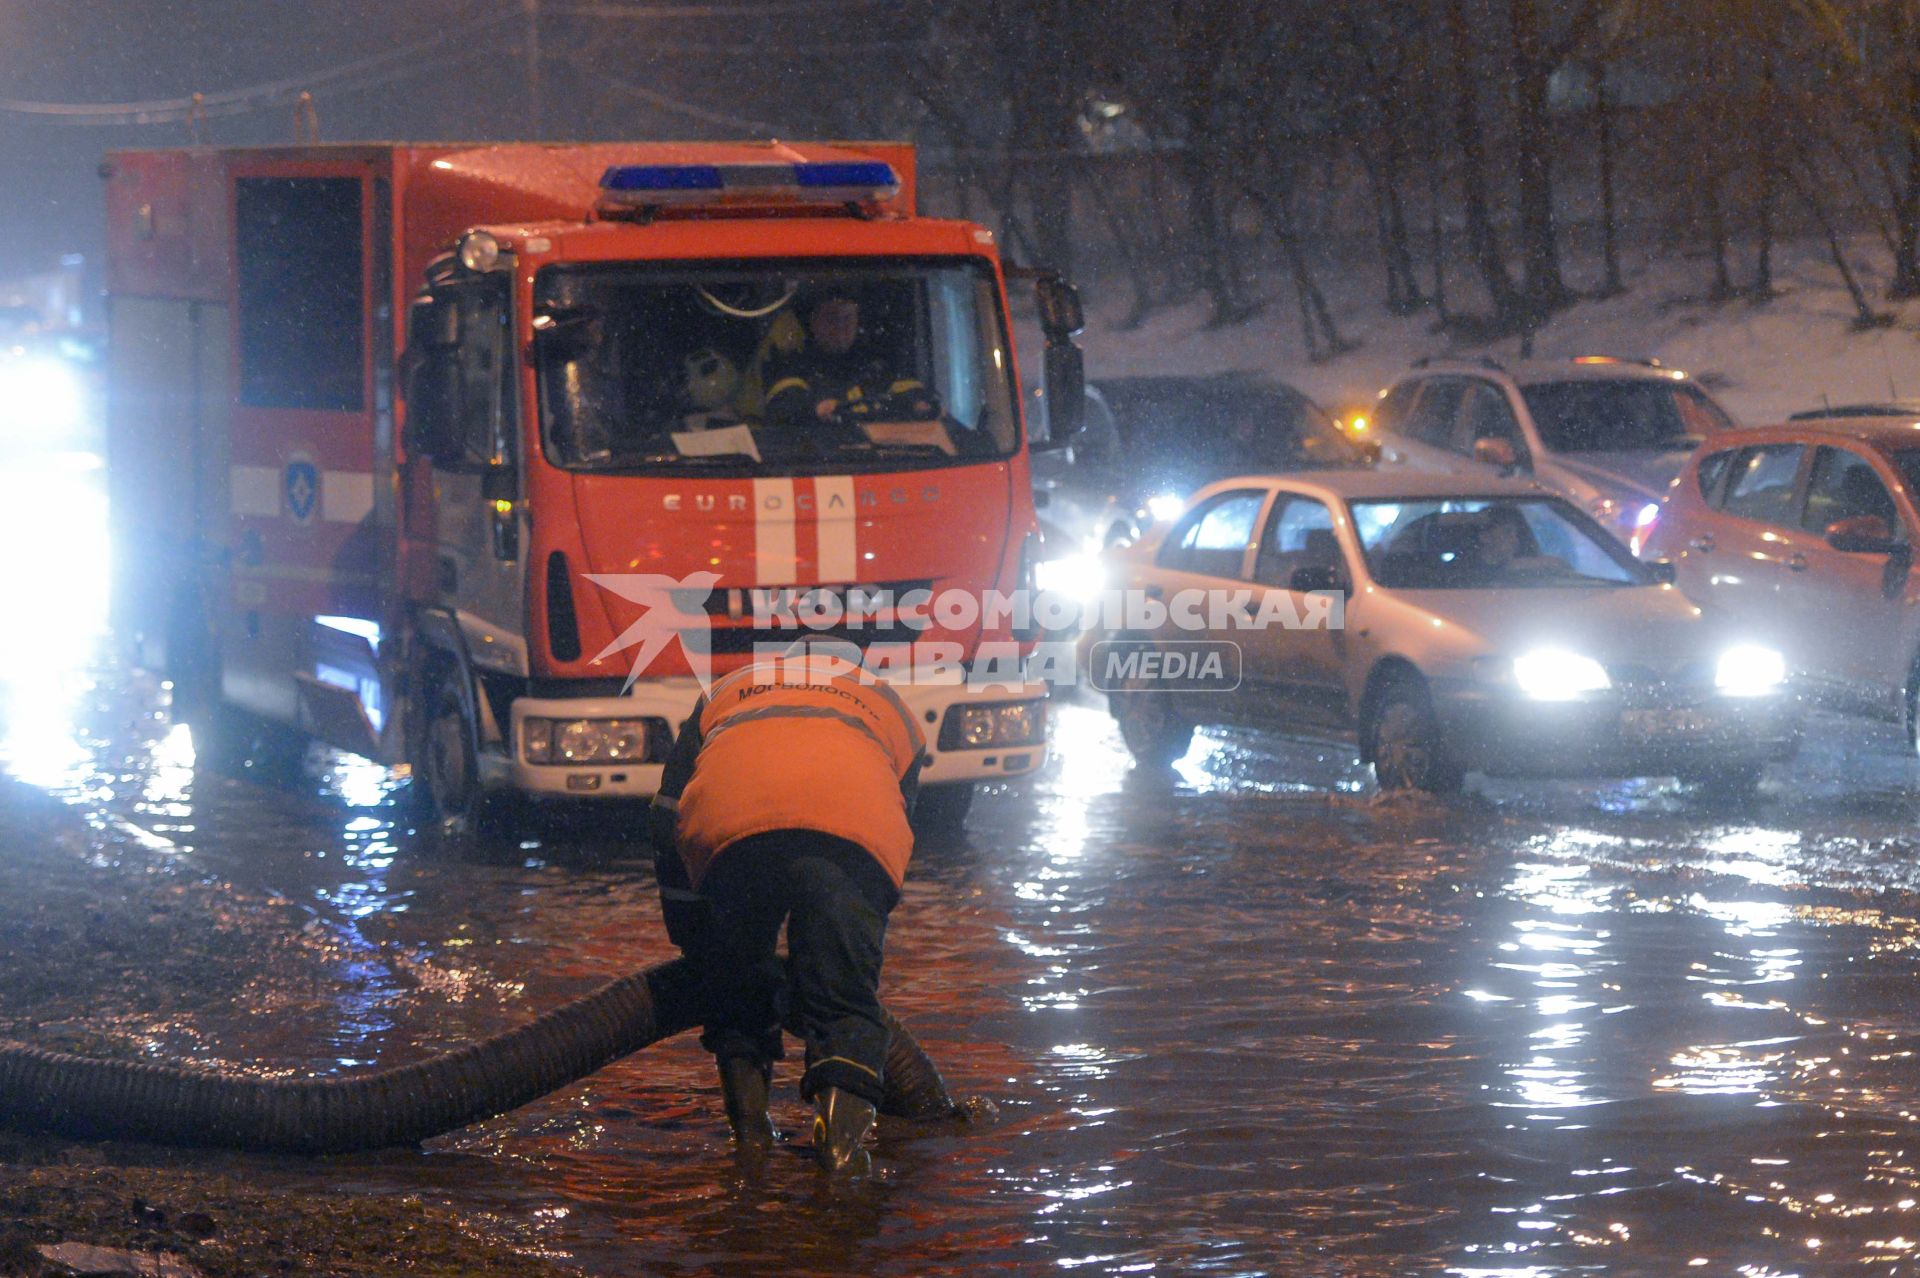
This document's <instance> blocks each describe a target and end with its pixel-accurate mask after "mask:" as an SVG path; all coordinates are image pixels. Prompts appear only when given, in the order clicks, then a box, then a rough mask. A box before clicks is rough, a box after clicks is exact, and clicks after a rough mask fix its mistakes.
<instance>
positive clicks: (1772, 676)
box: [1713, 643, 1787, 697]
mask: <svg viewBox="0 0 1920 1278" xmlns="http://www.w3.org/2000/svg"><path fill="white" fill-rule="evenodd" d="M1786 681H1787V659H1786V658H1785V657H1783V656H1781V655H1780V654H1779V653H1778V652H1776V651H1774V650H1773V649H1772V648H1763V647H1761V646H1760V645H1759V644H1752V643H1748V644H1741V645H1740V646H1739V647H1738V648H1729V649H1727V651H1725V652H1723V653H1721V654H1720V664H1719V665H1717V666H1716V667H1714V671H1713V686H1714V687H1716V688H1718V689H1719V690H1720V691H1721V692H1724V693H1725V694H1727V695H1728V696H1729V697H1764V696H1766V695H1767V694H1768V693H1770V692H1777V691H1778V690H1779V688H1780V685H1781V684H1783V683H1785V682H1786Z"/></svg>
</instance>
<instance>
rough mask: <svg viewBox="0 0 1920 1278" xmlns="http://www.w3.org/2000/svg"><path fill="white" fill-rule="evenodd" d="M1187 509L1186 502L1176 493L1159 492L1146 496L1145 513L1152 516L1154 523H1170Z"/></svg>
mask: <svg viewBox="0 0 1920 1278" xmlns="http://www.w3.org/2000/svg"><path fill="white" fill-rule="evenodd" d="M1186 509H1187V503H1186V502H1184V501H1182V500H1180V495H1179V494H1178V493H1160V494H1158V495H1156V496H1153V497H1149V498H1147V513H1148V514H1149V515H1152V516H1153V519H1154V522H1155V523H1160V524H1170V523H1172V522H1173V521H1174V520H1176V519H1178V518H1180V516H1181V514H1182V513H1183V512H1185V510H1186Z"/></svg>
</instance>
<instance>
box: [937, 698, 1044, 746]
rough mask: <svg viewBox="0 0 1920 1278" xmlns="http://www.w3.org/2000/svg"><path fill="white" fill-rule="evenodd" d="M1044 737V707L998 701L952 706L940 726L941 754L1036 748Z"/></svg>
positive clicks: (1031, 702) (1027, 702)
mask: <svg viewBox="0 0 1920 1278" xmlns="http://www.w3.org/2000/svg"><path fill="white" fill-rule="evenodd" d="M1046 735H1047V703H1046V702H1044V701H1001V702H996V703H994V704H991V705H983V706H955V707H954V708H953V709H951V710H949V711H947V718H946V721H945V722H944V723H942V724H941V725H940V748H941V749H942V750H986V749H989V748H991V747H994V746H1022V745H1038V744H1040V742H1041V741H1043V740H1045V739H1046Z"/></svg>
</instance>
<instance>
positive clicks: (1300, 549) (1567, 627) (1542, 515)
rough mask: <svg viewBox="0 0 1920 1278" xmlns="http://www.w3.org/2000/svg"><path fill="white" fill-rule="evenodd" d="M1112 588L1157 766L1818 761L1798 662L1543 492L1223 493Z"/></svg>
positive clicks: (1451, 783)
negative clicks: (1208, 737) (1342, 745)
mask: <svg viewBox="0 0 1920 1278" xmlns="http://www.w3.org/2000/svg"><path fill="white" fill-rule="evenodd" d="M1108 568H1109V571H1108V582H1109V584H1110V586H1112V587H1115V588H1117V589H1116V590H1114V591H1113V592H1111V593H1110V594H1109V595H1108V596H1107V597H1106V606H1104V607H1103V608H1102V609H1101V615H1100V616H1099V617H1097V618H1096V622H1097V623H1098V624H1097V625H1096V627H1095V628H1094V629H1093V630H1092V631H1090V632H1089V634H1088V635H1087V637H1086V638H1085V639H1084V640H1083V650H1084V653H1085V656H1086V659H1087V662H1088V664H1087V673H1088V675H1089V678H1090V680H1091V682H1092V684H1093V686H1094V687H1095V688H1097V689H1099V690H1101V691H1105V692H1107V693H1108V698H1109V704H1110V706H1111V708H1112V711H1113V714H1114V717H1115V718H1116V719H1117V720H1118V721H1119V725H1120V728H1121V732H1122V735H1123V736H1124V737H1125V739H1126V742H1127V745H1128V747H1129V748H1130V749H1131V751H1132V752H1133V754H1134V756H1135V758H1136V759H1137V760H1139V761H1140V762H1142V763H1147V764H1155V765H1162V766H1164V765H1165V764H1167V763H1169V762H1172V761H1173V760H1175V759H1177V758H1179V757H1180V756H1181V755H1183V754H1184V753H1185V751H1186V749H1187V746H1188V743H1189V741H1190V740H1191V738H1192V734H1193V730H1194V728H1195V726H1196V725H1198V724H1202V723H1229V722H1231V723H1241V724H1250V725H1257V726H1265V727H1279V728H1283V729H1284V728H1300V729H1306V730H1311V731H1313V732H1315V733H1321V734H1324V733H1325V732H1326V731H1327V730H1329V729H1331V730H1335V731H1339V732H1346V733H1350V734H1352V735H1353V736H1354V737H1355V738H1356V739H1357V741H1358V744H1359V747H1360V751H1361V754H1362V757H1363V758H1365V759H1366V760H1367V761H1368V762H1370V763H1371V764H1372V765H1373V768H1374V771H1375V774H1376V775H1377V777H1378V778H1379V781H1380V784H1381V786H1382V787H1385V788H1407V787H1414V788H1419V789H1424V790H1431V791H1450V790H1454V789H1457V788H1458V787H1459V786H1460V784H1461V781H1462V779H1463V778H1464V776H1465V775H1466V773H1468V772H1469V771H1481V772H1486V773H1490V774H1497V775H1513V776H1640V775H1661V776H1665V775H1676V776H1679V777H1681V778H1683V779H1686V780H1693V781H1698V782H1701V783H1704V784H1707V785H1710V786H1713V787H1716V788H1720V789H1725V790H1731V791H1735V792H1744V791H1748V790H1751V788H1752V787H1753V785H1754V784H1755V783H1756V782H1757V781H1758V779H1759V777H1760V774H1761V770H1762V768H1763V767H1764V766H1765V765H1766V764H1767V763H1769V762H1773V761H1777V760H1784V759H1787V758H1790V757H1791V756H1792V755H1793V753H1794V751H1795V750H1796V749H1797V747H1798V742H1799V723H1800V708H1799V704H1798V700H1797V698H1796V697H1794V696H1793V695H1792V694H1791V692H1790V691H1789V689H1788V688H1787V687H1786V682H1785V664H1784V662H1783V661H1782V659H1781V656H1780V654H1779V653H1778V652H1776V651H1774V650H1772V649H1771V648H1768V647H1766V646H1764V645H1761V644H1757V643H1753V642H1750V641H1746V640H1744V639H1743V638H1742V636H1740V635H1738V634H1733V633H1729V632H1728V631H1726V630H1725V629H1724V628H1722V627H1721V626H1719V625H1717V624H1716V623H1715V622H1714V621H1713V620H1712V619H1711V618H1709V617H1707V616H1704V615H1703V614H1702V613H1701V611H1700V609H1698V608H1696V607H1695V606H1694V605H1693V604H1692V603H1691V602H1689V601H1688V600H1687V599H1686V597H1685V596H1683V595H1682V594H1681V593H1680V592H1679V591H1678V590H1677V589H1676V588H1675V587H1674V586H1673V584H1672V572H1671V569H1670V568H1669V567H1668V566H1667V565H1664V564H1643V563H1640V562H1639V561H1637V560H1635V559H1634V557H1633V556H1632V555H1631V554H1630V553H1629V552H1628V550H1627V548H1626V547H1625V546H1623V545H1621V544H1620V543H1619V542H1618V541H1617V540H1616V539H1615V538H1614V537H1612V536H1611V535H1610V534H1608V533H1607V532H1606V531H1605V530H1604V529H1602V528H1601V527H1600V526H1599V525H1598V524H1597V523H1595V522H1594V520H1593V519H1592V518H1590V517H1589V516H1588V515H1586V514H1585V513H1583V512H1581V511H1580V510H1578V509H1576V508H1575V507H1574V506H1572V505H1571V504H1569V503H1568V502H1566V501H1565V500H1564V499H1562V498H1559V497H1557V496H1555V495H1553V494H1552V493H1550V492H1547V491H1546V490H1544V489H1542V488H1539V487H1537V486H1535V485H1533V484H1531V483H1525V482H1520V481H1514V480H1500V479H1492V478H1489V479H1484V480H1474V479H1463V478H1461V477H1459V476H1444V475H1419V474H1409V473H1407V472H1406V471H1403V470H1383V471H1371V472H1367V471H1343V472H1329V473H1325V474H1319V475H1312V476H1301V477H1279V476H1248V477H1242V478H1237V479H1228V480H1223V481H1220V482H1218V483H1214V484H1210V485H1208V486H1207V487H1205V488H1202V489H1201V490H1200V491H1199V492H1197V493H1195V494H1194V495H1193V497H1192V498H1191V499H1190V500H1189V501H1188V503H1187V508H1186V510H1185V511H1184V513H1182V514H1181V515H1180V516H1179V517H1178V518H1176V519H1173V520H1171V521H1169V522H1165V523H1161V524H1158V525H1156V526H1155V527H1154V528H1153V529H1151V530H1149V532H1148V533H1147V535H1146V536H1145V537H1144V538H1143V539H1142V540H1141V541H1140V542H1139V544H1137V545H1135V546H1131V547H1126V548H1123V549H1120V550H1116V551H1114V552H1111V554H1110V556H1109V561H1108Z"/></svg>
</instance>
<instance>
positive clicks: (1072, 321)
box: [1033, 272, 1087, 346]
mask: <svg viewBox="0 0 1920 1278" xmlns="http://www.w3.org/2000/svg"><path fill="white" fill-rule="evenodd" d="M1033 285H1034V295H1035V296H1036V298H1037V299H1038V300H1039V303H1040V329H1041V331H1042V332H1044V333H1045V334H1046V335H1047V344H1048V345H1049V346H1051V345H1052V344H1053V343H1054V342H1057V341H1064V340H1066V339H1068V338H1071V337H1073V336H1074V335H1075V334H1077V333H1078V332H1079V331H1080V330H1081V329H1083V328H1085V327H1086V326H1087V317H1086V312H1085V311H1084V310H1082V309H1081V306H1080V290H1079V289H1077V288H1075V287H1074V286H1073V285H1071V284H1069V283H1067V282H1066V281H1065V280H1063V279H1061V278H1060V277H1059V276H1058V275H1055V274H1053V273H1052V272H1047V273H1045V274H1042V275H1041V276H1040V277H1039V278H1037V279H1036V280H1034V282H1033Z"/></svg>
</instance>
